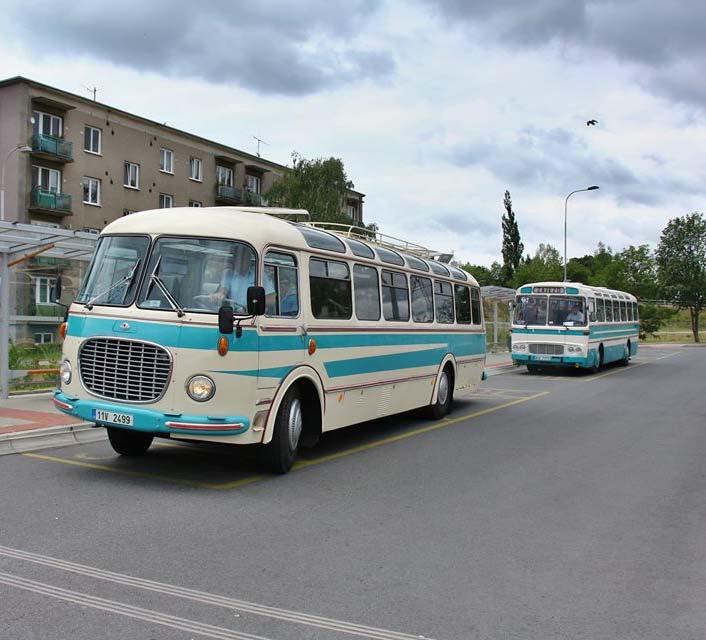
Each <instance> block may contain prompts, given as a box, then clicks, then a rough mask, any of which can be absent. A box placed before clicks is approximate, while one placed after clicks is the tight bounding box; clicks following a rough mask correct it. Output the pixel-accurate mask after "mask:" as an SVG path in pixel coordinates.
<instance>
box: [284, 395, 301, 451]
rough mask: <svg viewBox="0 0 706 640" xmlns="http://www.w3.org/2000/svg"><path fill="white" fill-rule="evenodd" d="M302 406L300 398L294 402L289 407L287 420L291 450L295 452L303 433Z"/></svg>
mask: <svg viewBox="0 0 706 640" xmlns="http://www.w3.org/2000/svg"><path fill="white" fill-rule="evenodd" d="M302 424H303V422H302V405H301V402H300V401H299V399H298V398H295V399H294V400H292V404H291V405H289V416H288V419H287V433H288V434H289V448H290V449H291V450H292V451H294V450H295V449H296V448H297V445H298V444H299V436H300V435H301V433H302Z"/></svg>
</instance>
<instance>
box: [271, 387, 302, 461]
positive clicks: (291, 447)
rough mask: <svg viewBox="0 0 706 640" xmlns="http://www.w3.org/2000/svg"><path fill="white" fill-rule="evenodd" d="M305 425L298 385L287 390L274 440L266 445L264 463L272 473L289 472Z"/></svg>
mask: <svg viewBox="0 0 706 640" xmlns="http://www.w3.org/2000/svg"><path fill="white" fill-rule="evenodd" d="M303 427H304V414H303V411H302V400H301V397H300V395H299V391H298V390H297V389H296V387H293V388H291V389H290V390H289V391H287V394H286V395H285V396H284V399H283V400H282V404H281V405H280V407H279V411H278V412H277V418H276V419H275V426H274V432H273V434H272V440H271V441H270V443H269V444H267V445H265V451H264V463H265V466H266V467H267V469H268V470H269V471H271V472H272V473H280V474H282V473H287V472H288V471H289V470H290V469H291V468H292V465H293V464H294V460H296V457H297V448H298V447H299V439H300V437H301V434H302V429H303Z"/></svg>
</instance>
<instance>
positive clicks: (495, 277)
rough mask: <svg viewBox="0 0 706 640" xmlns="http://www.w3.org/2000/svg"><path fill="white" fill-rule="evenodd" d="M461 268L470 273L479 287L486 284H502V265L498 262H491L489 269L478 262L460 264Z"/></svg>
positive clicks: (499, 285)
mask: <svg viewBox="0 0 706 640" xmlns="http://www.w3.org/2000/svg"><path fill="white" fill-rule="evenodd" d="M461 269H463V270H464V271H467V272H468V273H470V274H471V275H472V276H473V277H474V278H475V279H476V280H477V281H478V284H479V285H480V286H481V287H485V286H488V285H495V286H497V287H501V286H503V282H504V280H503V278H504V276H503V267H502V265H501V264H500V263H499V262H493V264H492V265H490V269H489V268H488V267H484V266H482V265H479V264H471V263H470V262H467V263H466V264H462V265H461Z"/></svg>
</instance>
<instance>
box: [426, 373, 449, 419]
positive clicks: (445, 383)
mask: <svg viewBox="0 0 706 640" xmlns="http://www.w3.org/2000/svg"><path fill="white" fill-rule="evenodd" d="M453 395H454V382H453V375H452V374H451V369H450V366H449V365H447V366H446V367H444V370H443V371H442V372H441V375H440V376H439V382H438V386H437V390H436V402H435V403H434V404H430V405H429V406H428V407H427V415H428V416H429V417H430V418H432V419H433V420H440V419H441V418H443V417H444V416H445V415H446V414H447V413H448V412H449V409H450V408H451V402H452V401H453Z"/></svg>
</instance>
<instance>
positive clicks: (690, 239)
mask: <svg viewBox="0 0 706 640" xmlns="http://www.w3.org/2000/svg"><path fill="white" fill-rule="evenodd" d="M656 256H657V269H658V271H657V274H658V280H659V284H660V285H661V288H662V291H663V292H664V296H665V297H666V299H667V300H670V301H671V302H672V303H674V304H676V305H677V306H678V307H679V308H680V309H688V310H689V315H690V317H691V331H692V333H693V334H694V342H699V315H700V313H701V311H702V310H703V309H704V307H705V306H706V219H704V216H703V214H701V213H698V212H694V213H690V214H689V215H686V216H683V217H680V218H674V219H673V220H670V221H669V222H668V223H667V226H666V227H665V228H664V230H663V231H662V237H661V239H660V242H659V246H658V247H657V251H656Z"/></svg>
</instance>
